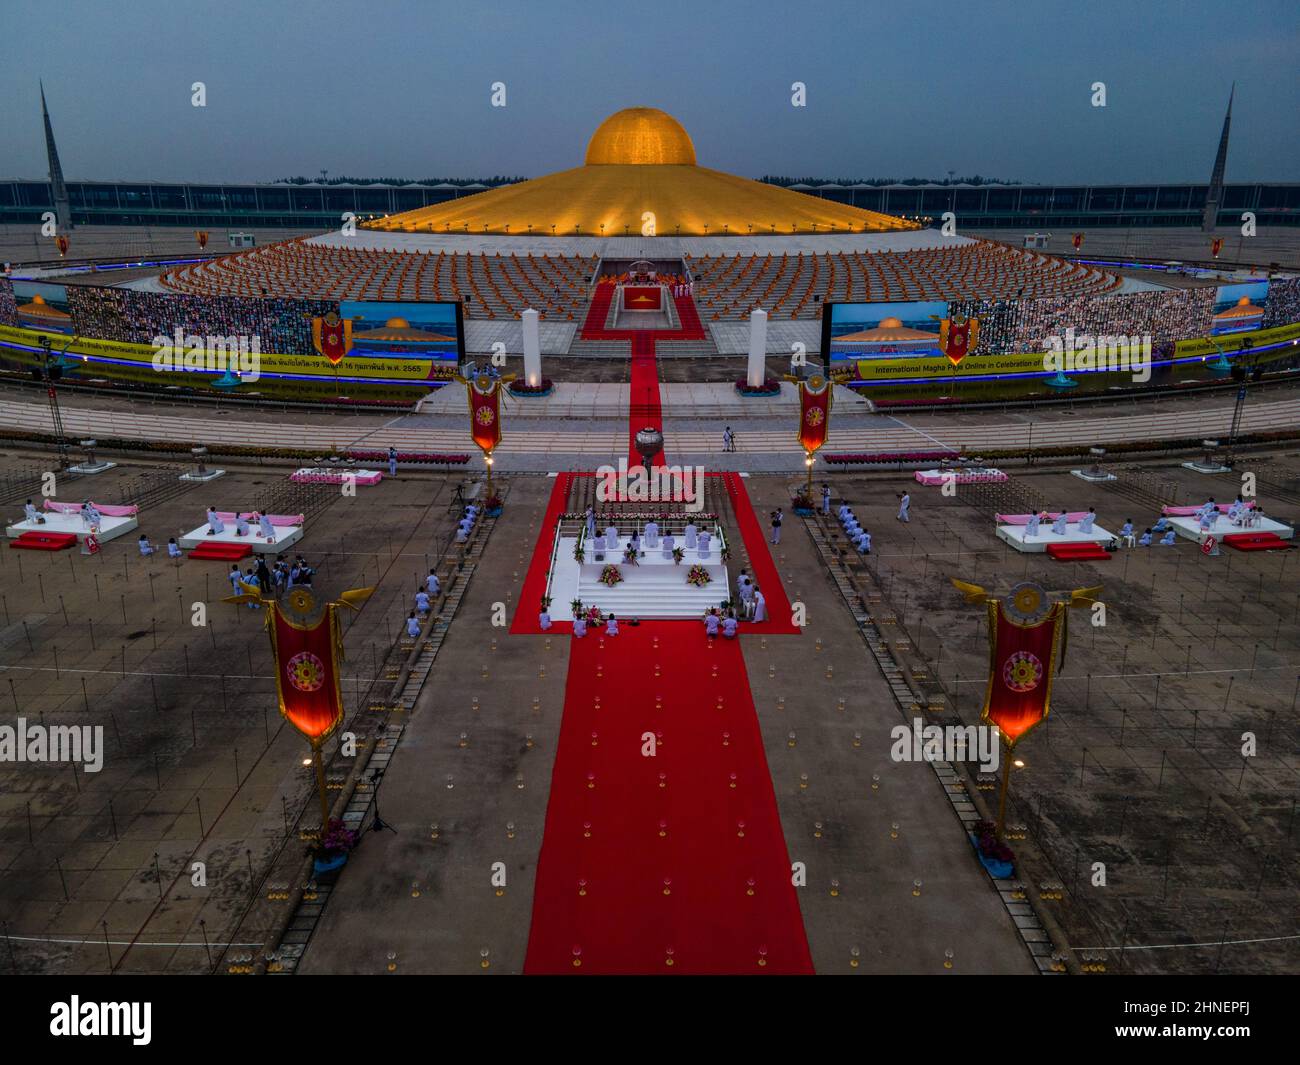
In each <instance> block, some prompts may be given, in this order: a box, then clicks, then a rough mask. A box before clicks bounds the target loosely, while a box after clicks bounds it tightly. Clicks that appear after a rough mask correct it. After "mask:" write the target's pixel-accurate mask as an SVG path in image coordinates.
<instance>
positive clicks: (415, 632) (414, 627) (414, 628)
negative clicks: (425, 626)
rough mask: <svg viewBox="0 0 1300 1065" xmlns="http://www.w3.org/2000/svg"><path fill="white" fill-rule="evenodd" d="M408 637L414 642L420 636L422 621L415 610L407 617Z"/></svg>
mask: <svg viewBox="0 0 1300 1065" xmlns="http://www.w3.org/2000/svg"><path fill="white" fill-rule="evenodd" d="M406 635H407V636H409V637H410V638H411V639H413V640H414V639H415V638H416V637H417V636H419V635H420V619H419V618H417V617H416V616H415V611H414V610H412V611H411V612H410V613H409V614H407V615H406Z"/></svg>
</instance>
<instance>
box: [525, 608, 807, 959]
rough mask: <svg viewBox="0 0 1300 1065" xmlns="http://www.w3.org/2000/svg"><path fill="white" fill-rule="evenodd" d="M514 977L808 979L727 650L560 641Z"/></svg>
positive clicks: (697, 630) (771, 806) (674, 639)
mask: <svg viewBox="0 0 1300 1065" xmlns="http://www.w3.org/2000/svg"><path fill="white" fill-rule="evenodd" d="M656 640H657V643H658V646H657V647H656V646H655V641H656ZM602 642H603V646H602ZM656 667H658V669H659V672H660V676H655V672H656ZM719 697H721V699H722V703H721V705H719V702H718V699H719ZM646 732H651V733H655V734H657V740H656V742H657V744H658V747H657V753H656V755H655V756H654V757H646V756H644V755H643V754H642V750H643V745H644V743H645V741H644V740H643V739H642V736H643V734H644V733H646ZM575 960H577V961H578V962H580V963H581V964H579V965H575V964H574V961H575ZM524 969H525V972H528V973H579V974H581V973H599V974H608V973H615V974H632V973H695V974H700V973H704V974H717V973H785V974H790V973H811V972H812V961H811V957H810V955H809V952H808V942H807V938H806V936H805V934H804V928H803V920H802V917H801V916H800V913H799V904H798V901H797V899H796V897H795V889H794V888H793V886H791V884H790V859H789V854H788V852H787V850H786V845H785V838H784V836H783V835H782V832H781V824H780V821H779V820H778V817H777V808H776V798H775V795H774V793H773V790H772V782H771V776H770V774H769V771H768V767H767V760H766V758H765V757H764V754H763V745H762V739H761V737H760V734H759V729H758V719H757V717H756V715H755V711H754V703H753V699H752V698H751V696H750V693H749V683H748V680H747V677H746V674H745V665H744V661H743V659H742V657H741V654H740V646H739V643H738V642H733V641H727V640H721V639H719V640H713V641H710V640H707V639H706V638H705V636H704V630H703V626H702V625H698V624H695V623H693V622H683V621H677V622H651V623H647V624H645V625H642V626H640V627H639V628H631V627H627V626H625V627H624V628H623V631H622V632H621V633H620V634H619V635H618V636H617V637H613V638H607V637H603V636H599V635H597V634H596V633H595V632H593V633H592V634H591V635H589V636H588V637H587V638H586V639H583V640H575V641H573V646H572V650H571V656H570V660H569V676H568V685H567V688H566V691H565V701H564V718H563V724H562V725H561V731H560V740H559V750H558V752H557V755H556V761H555V772H554V775H553V777H552V783H551V796H550V802H549V805H548V807H547V811H546V829H545V835H544V838H543V843H542V852H541V857H540V860H539V865H538V871H537V887H536V893H535V895H534V898H533V919H532V927H531V931H530V933H529V941H528V955H527V959H526V961H525V966H524Z"/></svg>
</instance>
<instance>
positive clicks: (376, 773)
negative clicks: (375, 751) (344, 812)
mask: <svg viewBox="0 0 1300 1065" xmlns="http://www.w3.org/2000/svg"><path fill="white" fill-rule="evenodd" d="M383 779H384V771H383V770H382V769H375V770H372V771H371V773H370V783H371V786H372V787H374V789H375V819H374V821H373V822H371V824H370V831H371V832H382V831H384V829H388V831H389V832H391V833H392V834H393V835H397V829H395V828H394V827H393V826H392V825H390V824H389V823H388V822H387V821H385V820H384V819H383V818H382V817H380V816H379V782H380V781H381V780H383Z"/></svg>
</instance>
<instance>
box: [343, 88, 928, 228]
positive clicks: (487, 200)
mask: <svg viewBox="0 0 1300 1065" xmlns="http://www.w3.org/2000/svg"><path fill="white" fill-rule="evenodd" d="M363 227H364V228H365V229H377V230H388V231H390V232H405V233H418V232H424V233H474V234H488V233H491V234H508V235H511V236H514V235H520V234H535V235H539V236H557V237H574V236H588V237H605V236H609V237H615V236H619V237H621V236H635V235H640V236H643V237H651V236H682V237H688V236H701V235H702V236H747V235H751V234H752V235H754V236H760V235H767V236H776V235H778V234H780V235H789V234H795V233H800V234H809V233H813V234H816V233H866V232H891V231H898V230H906V229H919V228H921V227H920V225H919V223H916V222H908V221H905V220H904V219H902V218H895V217H893V216H892V215H886V214H880V213H879V212H877V211H866V210H863V209H861V208H859V207H851V206H849V205H848V204H844V203H837V202H835V201H834V200H824V199H821V198H819V197H816V196H806V195H804V194H803V193H802V192H794V191H792V190H790V189H785V188H781V187H780V186H778V185H768V184H764V183H762V182H758V181H750V180H749V179H748V178H742V177H736V176H735V175H734V174H724V173H722V172H721V171H719V170H710V169H708V168H707V167H703V166H698V165H697V164H696V162H695V146H694V145H693V144H692V143H691V138H690V137H689V136H688V135H687V133H686V130H684V129H683V128H682V126H681V123H679V122H678V121H677V120H676V119H675V118H673V117H672V116H671V115H667V114H665V113H664V112H663V111H659V110H657V109H655V108H653V107H629V108H627V109H626V110H624V111H618V112H615V113H614V114H612V115H610V116H609V118H607V119H605V121H604V122H602V123H601V124H600V128H599V129H597V130H596V132H595V133H594V134H593V135H592V138H591V142H590V143H589V144H588V145H587V159H586V163H585V165H583V166H578V167H574V168H573V169H572V170H561V171H560V172H559V173H556V174H547V175H545V176H544V177H539V178H533V179H532V180H531V181H520V182H517V183H516V184H513V185H502V186H499V187H497V188H494V189H488V190H486V191H484V192H478V193H475V194H474V195H472V196H461V197H457V198H456V199H453V200H448V201H446V202H444V203H437V204H430V205H429V206H428V207H419V208H416V209H415V210H413V211H404V212H403V213H402V214H396V215H392V216H390V217H387V218H379V219H375V220H374V221H373V222H366V223H363Z"/></svg>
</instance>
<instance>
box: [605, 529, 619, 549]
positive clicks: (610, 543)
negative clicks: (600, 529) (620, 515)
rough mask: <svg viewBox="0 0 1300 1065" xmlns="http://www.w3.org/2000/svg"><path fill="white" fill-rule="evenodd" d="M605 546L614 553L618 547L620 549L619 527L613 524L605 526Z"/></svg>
mask: <svg viewBox="0 0 1300 1065" xmlns="http://www.w3.org/2000/svg"><path fill="white" fill-rule="evenodd" d="M605 546H606V547H607V548H608V549H609V550H611V551H613V550H614V549H615V548H616V547H618V526H617V525H612V524H611V525H606V526H605Z"/></svg>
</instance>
